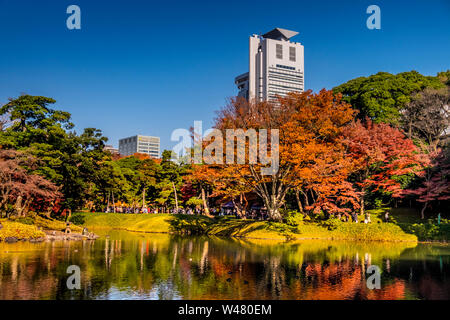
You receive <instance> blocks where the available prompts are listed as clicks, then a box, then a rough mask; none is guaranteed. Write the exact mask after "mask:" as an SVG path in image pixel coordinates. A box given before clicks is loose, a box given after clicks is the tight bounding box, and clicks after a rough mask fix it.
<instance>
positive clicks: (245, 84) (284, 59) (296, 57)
mask: <svg viewBox="0 0 450 320" xmlns="http://www.w3.org/2000/svg"><path fill="white" fill-rule="evenodd" d="M297 34H298V32H295V31H290V30H286V29H281V28H275V29H273V30H272V31H269V32H267V33H265V34H263V35H262V36H259V35H253V36H251V37H250V41H249V71H248V72H246V73H244V74H241V75H239V76H237V77H236V78H235V83H236V85H237V87H238V90H239V93H238V96H240V97H244V98H246V99H256V100H257V101H266V100H274V99H275V98H276V96H277V95H279V96H282V97H283V96H285V95H286V94H287V93H288V92H303V90H304V84H305V83H304V54H303V46H302V45H301V44H300V43H298V42H291V41H290V39H291V38H292V37H294V36H295V35H297Z"/></svg>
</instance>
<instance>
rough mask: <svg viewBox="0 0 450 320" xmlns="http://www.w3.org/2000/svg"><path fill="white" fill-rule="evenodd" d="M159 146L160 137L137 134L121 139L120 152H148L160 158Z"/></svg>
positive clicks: (126, 153)
mask: <svg viewBox="0 0 450 320" xmlns="http://www.w3.org/2000/svg"><path fill="white" fill-rule="evenodd" d="M159 146H160V139H159V137H150V136H141V135H136V136H132V137H128V138H123V139H120V140H119V153H120V154H121V155H123V156H129V155H133V154H135V153H146V154H148V155H149V156H151V157H153V158H159V157H160V150H159Z"/></svg>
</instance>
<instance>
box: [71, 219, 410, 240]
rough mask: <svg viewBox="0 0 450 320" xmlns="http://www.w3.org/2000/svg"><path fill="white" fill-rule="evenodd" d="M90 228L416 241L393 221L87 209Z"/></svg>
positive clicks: (278, 237) (226, 234) (249, 235)
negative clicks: (295, 220)
mask: <svg viewBox="0 0 450 320" xmlns="http://www.w3.org/2000/svg"><path fill="white" fill-rule="evenodd" d="M74 219H75V220H78V222H82V223H83V224H84V225H85V226H87V227H89V228H118V229H124V230H128V231H138V232H165V233H169V232H170V233H189V234H207V235H215V236H225V237H245V238H255V239H277V240H295V239H341V240H364V241H366V240H375V241H417V237H416V236H415V235H412V234H407V233H406V232H404V231H403V230H402V229H401V228H400V227H399V226H397V225H395V224H392V223H371V224H367V225H366V224H362V223H358V224H357V223H344V222H342V223H340V222H336V221H334V222H333V223H322V222H313V221H310V222H307V221H305V222H302V223H300V224H298V225H296V226H289V225H286V224H283V223H274V222H267V221H253V220H240V219H234V218H227V217H221V218H215V219H211V218H208V217H204V216H190V215H168V214H148V215H147V214H111V213H84V214H77V215H76V217H75V218H74Z"/></svg>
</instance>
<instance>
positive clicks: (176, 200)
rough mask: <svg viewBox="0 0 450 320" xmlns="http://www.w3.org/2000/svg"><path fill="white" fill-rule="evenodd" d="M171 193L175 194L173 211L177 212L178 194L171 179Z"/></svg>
mask: <svg viewBox="0 0 450 320" xmlns="http://www.w3.org/2000/svg"><path fill="white" fill-rule="evenodd" d="M172 187H173V193H174V194H175V210H176V211H175V213H178V196H177V188H175V183H174V182H173V181H172Z"/></svg>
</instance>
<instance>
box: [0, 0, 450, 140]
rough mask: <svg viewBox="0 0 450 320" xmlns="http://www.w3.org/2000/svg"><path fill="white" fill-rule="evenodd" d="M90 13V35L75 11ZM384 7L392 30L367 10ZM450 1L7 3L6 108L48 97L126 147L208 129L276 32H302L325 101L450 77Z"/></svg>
mask: <svg viewBox="0 0 450 320" xmlns="http://www.w3.org/2000/svg"><path fill="white" fill-rule="evenodd" d="M71 4H76V5H78V6H79V7H80V8H81V30H68V29H67V28H66V19H67V17H68V16H69V15H68V14H66V8H67V7H68V6H69V5H71ZM371 4H376V5H378V6H379V7H380V8H381V30H369V29H367V27H366V20H367V18H368V16H369V15H368V14H366V8H367V7H368V6H369V5H371ZM449 17H450V0H429V1H414V0H395V1H394V0H388V1H381V0H378V1H375V0H370V1H366V0H345V1H337V0H334V1H333V0H330V1H320V0H317V1H302V0H295V1H273V0H272V1H266V0H259V1H246V0H240V1H235V0H227V1H212V0H210V1H178V0H172V1H144V0H141V1H138V0H127V1H112V0H110V1H94V0H89V1H84V0H71V1H63V0H58V1H50V0H41V1H22V0H0V104H3V103H6V102H7V99H8V97H17V96H18V95H20V94H21V93H28V94H32V95H43V96H49V97H52V98H54V99H56V100H57V105H56V106H55V108H59V109H62V110H66V111H69V112H71V113H72V116H73V120H74V122H75V124H76V129H77V131H81V130H82V128H84V127H96V128H99V129H102V130H103V132H104V134H105V135H106V136H107V137H109V138H110V141H109V142H110V143H111V144H113V145H115V146H117V144H118V139H119V138H122V137H126V136H131V135H134V134H145V135H156V136H160V137H161V145H162V148H171V147H172V146H173V145H174V144H175V142H171V141H170V134H171V132H172V131H173V130H174V129H176V128H189V127H190V126H193V123H194V120H203V121H204V125H203V127H204V129H205V128H206V127H208V126H210V125H211V124H212V121H213V119H214V117H215V111H216V110H218V109H220V107H222V106H224V105H225V104H226V99H227V98H228V97H230V96H233V95H235V94H236V93H237V92H236V89H235V86H234V82H233V80H234V77H235V76H236V75H238V74H240V73H243V72H246V71H247V68H248V37H249V36H250V35H251V34H254V33H261V34H262V33H264V32H267V31H269V30H271V29H273V28H274V27H281V28H285V29H291V30H295V31H298V32H300V34H299V35H298V36H296V37H295V38H293V40H295V41H298V42H301V43H302V44H303V45H304V47H305V85H306V88H308V89H312V90H314V91H318V90H320V89H322V88H328V89H330V88H332V87H334V86H336V85H338V84H340V83H343V82H345V81H347V80H350V79H352V78H355V77H358V76H367V75H370V74H373V73H376V72H378V71H387V72H391V73H398V72H403V71H409V70H413V69H414V70H417V71H419V72H421V73H423V74H426V75H435V74H436V73H437V72H439V71H442V70H447V69H450V23H449Z"/></svg>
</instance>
